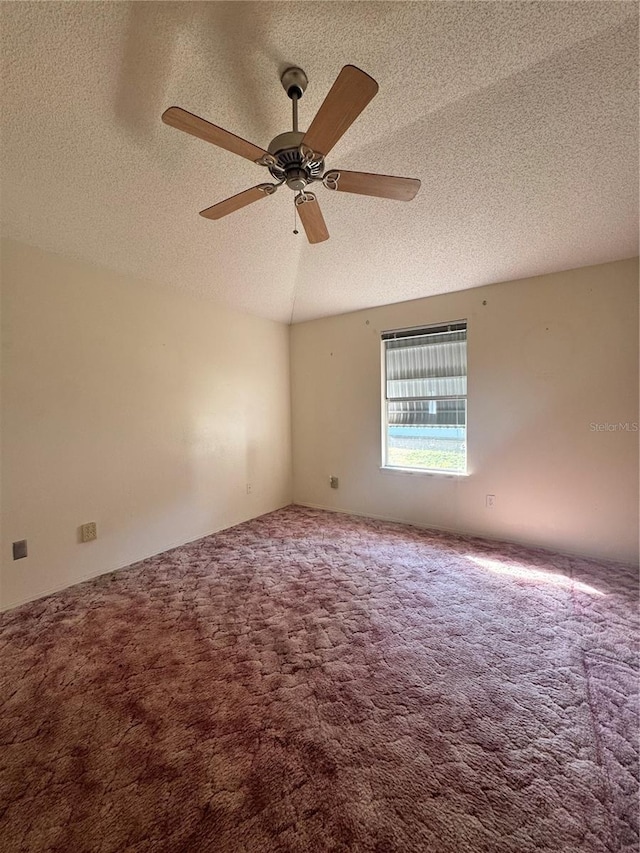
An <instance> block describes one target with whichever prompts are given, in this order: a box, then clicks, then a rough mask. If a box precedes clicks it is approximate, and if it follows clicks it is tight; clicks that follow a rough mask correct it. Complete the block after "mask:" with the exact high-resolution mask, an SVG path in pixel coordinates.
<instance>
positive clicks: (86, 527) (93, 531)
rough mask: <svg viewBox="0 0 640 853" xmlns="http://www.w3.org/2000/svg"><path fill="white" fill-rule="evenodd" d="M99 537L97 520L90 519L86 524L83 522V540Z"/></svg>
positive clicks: (89, 540) (81, 530)
mask: <svg viewBox="0 0 640 853" xmlns="http://www.w3.org/2000/svg"><path fill="white" fill-rule="evenodd" d="M97 538H98V528H97V527H96V523H95V521H88V522H87V523H86V524H82V525H81V526H80V541H81V542H91V541H92V540H93V539H97Z"/></svg>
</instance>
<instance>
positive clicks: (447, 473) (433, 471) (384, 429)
mask: <svg viewBox="0 0 640 853" xmlns="http://www.w3.org/2000/svg"><path fill="white" fill-rule="evenodd" d="M463 324H464V327H465V335H466V336H465V342H466V343H467V347H468V343H469V322H468V320H467V319H466V318H461V319H459V320H450V321H445V322H441V323H430V324H429V325H420V326H407V327H405V328H401V329H387V330H383V331H382V332H381V335H380V358H381V367H382V369H381V371H380V374H381V399H380V403H381V405H380V410H381V411H380V416H381V417H380V423H381V429H380V432H381V436H380V437H381V458H382V464H381V465H380V470H381V471H384V472H388V473H394V474H412V475H413V474H422V475H426V476H429V477H432V476H443V477H467V476H469V453H468V438H469V434H468V430H469V388H468V377H469V371H468V362H469V357H468V349H467V353H466V362H467V363H466V367H467V371H466V376H467V393H466V394H454V395H445V396H439V397H420V398H418V397H414V398H402V399H403V400H406V401H409V400H443V399H451V400H454V399H455V400H464V401H465V442H464V469H462V470H458V471H456V470H449V469H447V468H412V467H409V466H407V465H390V464H389V463H388V461H387V460H388V437H389V436H388V426H389V424H388V417H387V412H388V403H389V398H388V397H387V347H386V343H387V341H388V340H393V338H391V337H390V336H391V335H397V336H398V337H399V338H401V337H402V336H403V335H406V336H407V337H412V336H413V335H415V336H416V337H417V336H418V335H419V333H420V332H428V331H429V330H431V329H433V330H436V329H442V330H443V331H444V330H445V329H446V327H453V326H458V325H463ZM450 331H453V329H451V330H450ZM434 333H435V332H434Z"/></svg>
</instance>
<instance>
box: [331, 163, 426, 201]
mask: <svg viewBox="0 0 640 853" xmlns="http://www.w3.org/2000/svg"><path fill="white" fill-rule="evenodd" d="M335 173H336V174H337V175H338V177H337V179H336V180H335V181H334V180H332V175H333V174H334V172H333V171H331V172H329V173H328V174H327V178H328V179H329V187H330V188H332V184H333V183H335V189H336V190H338V192H341V193H360V195H373V196H377V197H378V198H394V199H397V200H398V201H411V199H412V198H414V197H415V195H416V193H417V192H418V190H419V189H420V181H419V180H418V179H417V178H397V177H395V176H393V175H372V174H369V173H368V172H343V171H341V170H340V169H336V170H335Z"/></svg>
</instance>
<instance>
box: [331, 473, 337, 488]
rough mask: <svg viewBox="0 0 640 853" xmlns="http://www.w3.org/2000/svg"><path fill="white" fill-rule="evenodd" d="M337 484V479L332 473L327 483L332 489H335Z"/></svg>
mask: <svg viewBox="0 0 640 853" xmlns="http://www.w3.org/2000/svg"><path fill="white" fill-rule="evenodd" d="M338 484H339V481H338V478H337V477H334V476H333V475H332V476H331V477H329V485H330V486H331V488H332V489H337V488H338Z"/></svg>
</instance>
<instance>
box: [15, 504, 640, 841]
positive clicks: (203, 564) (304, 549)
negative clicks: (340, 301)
mask: <svg viewBox="0 0 640 853" xmlns="http://www.w3.org/2000/svg"><path fill="white" fill-rule="evenodd" d="M636 581H637V572H636V571H635V570H633V569H623V568H621V567H619V566H615V565H605V564H599V563H597V562H593V561H587V560H581V559H579V558H571V557H564V556H556V555H553V554H549V553H547V552H543V551H537V550H532V549H526V548H521V547H516V546H509V545H502V544H495V543H488V542H485V541H482V540H478V539H470V538H465V537H458V536H453V535H448V534H439V533H431V532H426V531H421V530H418V529H415V528H411V527H406V526H403V525H395V524H387V523H383V522H377V521H370V520H364V519H357V518H353V517H349V516H344V515H337V514H330V513H324V512H319V511H315V510H310V509H304V508H300V507H289V508H287V509H284V510H281V511H278V512H275V513H272V514H270V515H267V516H263V517H262V518H259V519H256V520H254V521H251V522H248V523H246V524H243V525H240V526H239V527H236V528H233V529H231V530H227V531H224V532H222V533H219V534H217V535H214V536H210V537H208V538H206V539H202V540H200V541H199V542H196V543H193V544H191V545H188V546H185V547H182V548H177V549H175V550H173V551H171V552H169V553H166V554H163V555H160V556H158V557H154V558H152V559H149V560H146V561H144V562H143V563H140V564H137V565H136V566H133V567H131V568H129V569H124V570H121V571H119V572H116V573H113V574H111V575H103V576H102V577H100V578H97V579H95V580H93V581H89V582H87V583H84V584H81V585H79V586H76V587H74V588H72V589H69V590H66V591H65V592H62V593H59V594H57V595H53V596H50V597H48V598H46V599H42V600H40V601H37V602H34V603H31V604H27V605H24V606H22V607H20V608H17V609H16V610H13V611H11V612H8V613H6V614H4V615H3V616H2V618H1V620H0V642H1V645H0V691H1V694H0V695H1V696H2V716H1V718H0V745H1V750H0V810H1V811H0V814H1V817H0V827H1V828H0V833H1V837H0V849H1V850H2V851H3V853H14V851H29V853H39V852H40V851H60V853H82V852H83V851H92V853H93V851H96V853H97V851H101V853H122V851H135V852H136V853H142V851H162V853H178V851H185V853H187V851H193V853H232V851H233V853H301V852H302V851H305V853H306V851H310V853H324V852H325V851H326V853H329V851H331V853H365V851H366V852H367V853H418V851H421V853H422V851H425V853H533V851H536V853H537V852H538V851H554V853H604V851H609V853H613V851H615V853H622V851H624V853H632V851H634V853H635V851H637V850H638V820H637V819H638V801H637V793H638V787H637V751H636V744H637V723H638V718H637V712H638V706H637V697H636V695H635V694H636V688H637V675H636V667H637V663H638V656H637V645H636V643H637V628H636V625H635V619H636V614H637V604H636V591H635V586H636Z"/></svg>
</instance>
